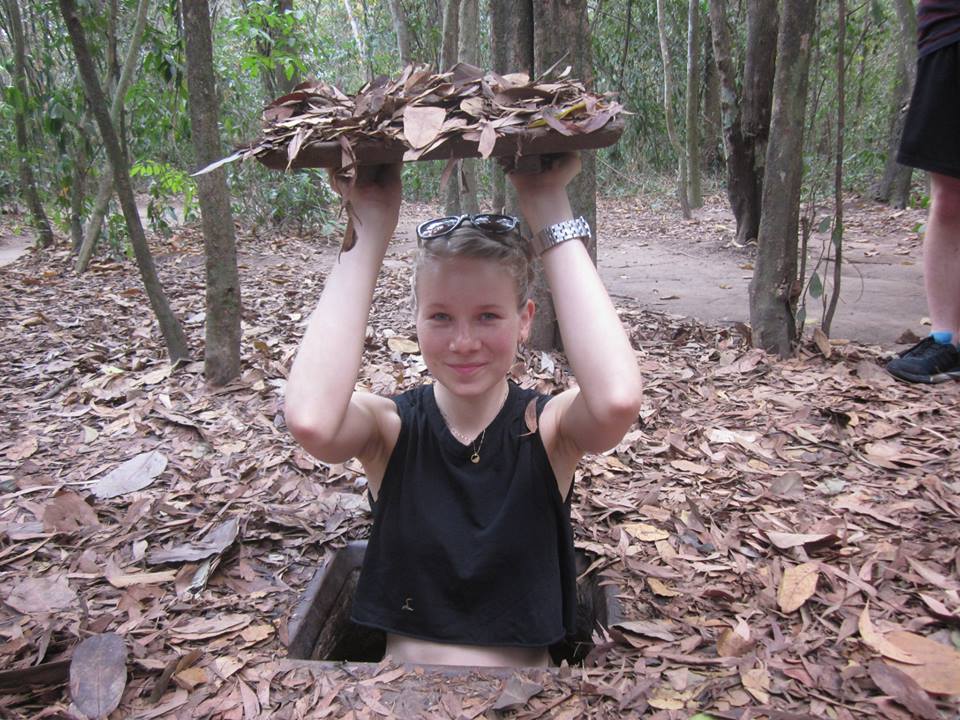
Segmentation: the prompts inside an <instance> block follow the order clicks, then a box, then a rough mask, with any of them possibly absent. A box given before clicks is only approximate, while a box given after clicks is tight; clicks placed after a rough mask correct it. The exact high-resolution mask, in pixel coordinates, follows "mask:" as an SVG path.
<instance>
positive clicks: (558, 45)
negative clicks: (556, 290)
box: [514, 0, 598, 350]
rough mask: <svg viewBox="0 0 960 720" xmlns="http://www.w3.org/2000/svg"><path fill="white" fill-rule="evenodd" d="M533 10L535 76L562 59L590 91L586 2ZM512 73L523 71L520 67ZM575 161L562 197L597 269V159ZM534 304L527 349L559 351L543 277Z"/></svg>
mask: <svg viewBox="0 0 960 720" xmlns="http://www.w3.org/2000/svg"><path fill="white" fill-rule="evenodd" d="M532 9H533V52H534V67H533V70H534V74H535V75H540V74H542V73H544V72H545V71H546V70H547V69H548V68H550V67H551V66H552V65H554V64H555V63H556V62H557V61H559V60H560V59H561V58H563V57H565V61H564V62H568V63H569V64H570V66H571V67H572V74H573V75H574V76H575V77H578V78H580V79H581V80H582V81H583V83H584V86H585V87H586V88H588V89H589V88H591V87H592V85H593V56H592V52H591V40H590V23H589V19H588V16H587V2H586V0H564V2H554V1H553V0H533V2H532ZM515 17H516V16H515ZM515 21H516V19H514V22H515ZM518 65H519V63H518ZM561 68H562V66H561ZM516 69H517V70H520V69H526V68H522V66H521V67H517V68H516ZM580 157H581V161H582V167H581V170H580V174H579V175H577V177H575V178H574V179H573V181H572V182H571V183H570V185H569V186H568V187H567V192H568V194H569V195H570V205H571V207H572V209H573V214H574V216H577V215H582V216H583V217H584V218H585V219H586V220H587V222H588V223H590V227H591V228H592V229H593V230H594V234H593V239H592V240H591V242H590V245H589V246H588V248H587V249H588V251H589V252H590V257H591V258H593V261H594V263H596V261H597V234H598V233H597V174H596V153H595V152H594V151H582V152H581V153H580ZM534 301H535V302H536V303H537V314H536V316H535V317H534V323H533V329H532V332H531V333H530V339H529V344H530V346H531V347H534V348H538V349H544V350H549V349H557V348H560V347H561V345H562V340H563V339H562V338H561V337H560V332H559V329H558V328H557V324H556V314H555V312H554V309H553V300H552V298H551V297H550V294H549V292H548V291H547V289H546V284H545V282H544V279H543V275H542V273H540V274H538V281H537V288H536V293H535V295H534Z"/></svg>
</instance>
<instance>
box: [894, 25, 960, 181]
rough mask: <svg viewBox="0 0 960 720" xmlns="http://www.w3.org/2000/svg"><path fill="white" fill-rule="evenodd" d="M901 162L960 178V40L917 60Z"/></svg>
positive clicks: (901, 144) (899, 159)
mask: <svg viewBox="0 0 960 720" xmlns="http://www.w3.org/2000/svg"><path fill="white" fill-rule="evenodd" d="M897 162H898V163H900V164H901V165H909V166H910V167H915V168H920V169H921V170H927V171H929V172H935V173H940V174H942V175H950V176H951V177H955V178H960V42H955V43H953V44H952V45H947V46H946V47H944V48H940V49H939V50H935V51H934V52H932V53H930V54H929V55H924V56H923V57H921V58H920V60H919V62H918V63H917V84H916V85H915V86H914V88H913V97H912V98H911V99H910V109H909V110H908V111H907V119H906V122H905V124H904V127H903V136H902V137H901V139H900V151H899V152H898V153H897Z"/></svg>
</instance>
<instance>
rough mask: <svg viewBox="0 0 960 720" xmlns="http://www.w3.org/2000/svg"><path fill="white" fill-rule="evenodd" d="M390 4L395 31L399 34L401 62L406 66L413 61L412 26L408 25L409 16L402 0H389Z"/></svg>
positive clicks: (398, 45)
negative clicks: (404, 9)
mask: <svg viewBox="0 0 960 720" xmlns="http://www.w3.org/2000/svg"><path fill="white" fill-rule="evenodd" d="M387 5H389V6H390V17H391V18H392V19H393V31H394V32H395V33H396V34H397V50H399V51H400V64H401V65H402V66H403V67H406V66H407V65H409V64H410V63H411V62H413V55H412V52H411V47H412V44H411V41H410V26H408V25H407V16H406V14H405V13H404V11H403V3H402V2H401V0H387Z"/></svg>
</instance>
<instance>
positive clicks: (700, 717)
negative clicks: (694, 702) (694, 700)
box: [689, 713, 717, 720]
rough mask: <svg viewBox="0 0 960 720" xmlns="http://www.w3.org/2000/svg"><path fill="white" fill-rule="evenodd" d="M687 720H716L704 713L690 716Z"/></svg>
mask: <svg viewBox="0 0 960 720" xmlns="http://www.w3.org/2000/svg"><path fill="white" fill-rule="evenodd" d="M689 720H717V719H716V718H715V717H714V716H713V715H707V714H706V713H697V714H696V715H691V716H690V718H689Z"/></svg>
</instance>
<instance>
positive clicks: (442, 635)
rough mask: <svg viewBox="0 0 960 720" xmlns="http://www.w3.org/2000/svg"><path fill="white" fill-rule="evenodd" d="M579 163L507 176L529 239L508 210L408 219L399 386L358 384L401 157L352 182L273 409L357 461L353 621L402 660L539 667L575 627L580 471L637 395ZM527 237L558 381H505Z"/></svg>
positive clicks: (518, 331) (615, 438) (524, 276)
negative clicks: (583, 205)
mask: <svg viewBox="0 0 960 720" xmlns="http://www.w3.org/2000/svg"><path fill="white" fill-rule="evenodd" d="M579 170H580V158H579V156H578V155H574V154H571V155H563V156H560V157H558V158H556V159H554V161H553V162H552V163H551V164H550V166H549V167H548V168H547V169H546V170H544V171H543V172H540V173H535V174H511V175H510V179H511V181H512V182H513V185H514V187H515V188H516V190H517V196H518V200H519V205H520V209H521V211H522V212H523V215H524V217H525V218H526V220H527V223H528V224H529V226H530V229H531V231H532V233H533V238H532V240H530V241H528V240H525V239H523V238H521V237H520V233H519V230H518V228H517V221H516V219H515V218H510V217H508V216H503V215H477V216H472V217H469V216H462V217H459V218H457V217H454V218H440V219H437V220H433V221H427V222H425V223H422V224H421V225H420V226H419V227H418V229H417V235H418V243H419V247H420V249H419V252H418V256H417V260H416V268H415V274H414V297H415V310H416V325H417V340H418V341H419V344H420V349H421V352H422V353H423V358H424V362H425V363H426V365H427V368H428V369H429V371H430V373H431V374H432V376H433V383H432V384H427V385H424V386H422V387H419V388H416V389H414V390H411V391H408V392H406V393H403V394H402V395H400V396H398V397H396V398H386V397H379V396H376V395H373V394H370V393H365V392H357V391H355V390H354V386H355V384H356V380H357V375H358V372H359V369H360V362H361V355H362V350H363V342H364V332H365V329H366V325H367V317H368V314H369V311H370V305H371V301H372V297H373V293H374V288H375V285H376V278H377V274H378V272H379V270H380V265H381V263H382V261H383V257H384V254H385V252H386V249H387V244H388V242H389V240H390V238H391V236H392V235H393V232H394V230H395V228H396V225H397V219H398V213H399V207H400V190H401V187H400V168H399V166H380V167H377V168H364V169H363V172H362V173H361V174H360V176H359V177H358V179H357V182H356V185H355V187H354V188H353V190H352V193H351V196H350V202H351V205H352V209H353V213H354V217H355V218H356V223H355V225H356V231H357V236H358V237H357V243H356V246H355V247H354V248H353V249H352V250H350V251H349V252H346V253H343V254H342V255H341V256H340V259H339V261H338V262H337V264H336V265H335V266H334V267H333V269H332V270H331V272H330V274H329V276H328V277H327V281H326V284H325V286H324V290H323V293H322V295H321V297H320V301H319V303H318V305H317V308H316V310H315V311H314V312H313V315H312V316H311V318H310V321H309V323H308V326H307V330H306V333H305V334H304V337H303V341H302V343H301V345H300V349H299V351H298V353H297V357H296V359H295V361H294V363H293V367H292V369H291V371H290V376H289V380H288V383H287V390H286V404H285V408H284V412H285V417H286V422H287V425H288V426H289V427H290V430H291V432H292V433H293V435H294V437H295V438H296V439H297V440H298V441H299V442H300V443H301V445H303V447H304V448H305V449H306V450H308V451H309V452H310V453H311V454H313V455H314V456H315V457H317V458H319V459H321V460H324V461H326V462H343V461H344V460H346V459H348V458H351V457H356V458H358V459H359V460H360V462H361V463H362V464H363V467H364V469H365V471H366V474H367V481H368V486H369V490H370V496H371V500H372V506H373V510H374V526H373V530H372V533H371V538H370V542H369V545H368V548H367V553H366V557H365V560H364V566H363V569H362V572H361V577H360V583H359V586H358V588H357V595H356V597H355V601H354V608H353V619H354V621H356V622H359V623H361V624H365V625H369V626H373V627H378V628H381V629H383V630H384V631H386V633H387V654H388V655H390V656H392V657H393V658H394V659H395V660H398V661H401V662H415V663H423V664H451V665H514V666H532V665H546V664H547V662H548V655H547V647H548V646H549V645H550V644H552V643H554V642H556V641H558V640H561V639H562V638H563V637H564V636H565V635H566V634H567V633H569V632H570V631H572V629H573V622H574V620H575V617H574V613H575V609H576V588H575V573H574V569H573V540H572V534H571V530H570V496H571V492H570V491H571V485H572V482H573V474H574V469H575V467H576V465H577V462H578V461H579V460H580V458H581V457H582V456H583V455H584V454H585V453H588V452H600V451H604V450H607V449H608V448H610V447H613V446H615V445H616V444H617V443H618V442H619V441H620V440H621V438H622V437H623V435H624V433H625V432H626V430H627V428H628V427H629V426H630V425H631V424H632V423H633V422H634V420H636V416H637V412H638V410H639V406H640V402H641V379H640V373H639V369H638V367H637V363H636V359H635V356H634V352H633V349H632V348H631V346H630V343H629V341H628V339H627V336H626V334H625V333H624V330H623V327H622V326H621V324H620V321H619V318H618V317H617V314H616V312H615V310H614V308H613V305H612V303H611V302H610V299H609V297H608V296H607V293H606V291H605V289H604V287H603V285H602V283H601V281H600V278H599V277H598V275H597V272H596V269H595V268H594V266H593V263H592V262H591V260H590V256H589V255H588V253H587V250H586V247H585V245H584V243H583V242H582V241H583V240H584V239H585V238H588V237H589V228H588V227H587V226H586V223H585V222H583V220H582V219H578V220H574V219H573V214H572V212H571V210H570V203H569V201H568V198H567V193H566V185H567V183H569V181H570V180H571V179H572V178H573V177H574V176H575V175H576V174H577V173H578V172H579ZM534 253H540V254H541V257H542V261H543V266H544V271H545V273H546V276H547V279H548V282H549V285H550V290H551V292H552V295H553V300H554V305H555V308H556V314H557V319H558V322H559V325H560V331H561V333H562V336H563V340H564V348H565V351H566V354H567V357H568V359H569V361H570V365H571V367H572V369H573V372H574V373H575V375H576V378H577V383H578V387H575V388H572V389H570V390H567V391H565V392H563V393H560V394H559V395H556V396H553V397H549V396H540V395H538V394H537V393H536V392H534V391H531V390H522V389H520V388H519V387H518V386H517V385H515V384H514V383H512V382H508V380H507V379H506V375H507V373H508V371H509V369H510V367H511V365H512V364H513V362H514V360H515V357H516V351H517V346H518V343H521V342H523V341H524V340H525V339H526V337H527V335H528V333H529V332H530V326H531V323H532V320H533V314H534V304H533V302H532V301H531V300H530V299H529V297H528V286H529V280H530V272H529V259H530V257H531V256H532V254H534ZM528 408H529V410H528ZM534 409H535V411H536V417H537V422H536V423H535V425H536V429H535V430H533V431H531V428H530V426H531V423H530V422H529V419H528V418H529V416H530V414H531V413H532V411H533V410H534Z"/></svg>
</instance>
